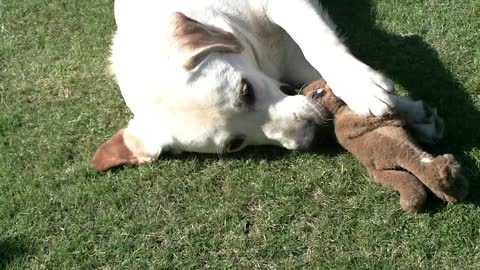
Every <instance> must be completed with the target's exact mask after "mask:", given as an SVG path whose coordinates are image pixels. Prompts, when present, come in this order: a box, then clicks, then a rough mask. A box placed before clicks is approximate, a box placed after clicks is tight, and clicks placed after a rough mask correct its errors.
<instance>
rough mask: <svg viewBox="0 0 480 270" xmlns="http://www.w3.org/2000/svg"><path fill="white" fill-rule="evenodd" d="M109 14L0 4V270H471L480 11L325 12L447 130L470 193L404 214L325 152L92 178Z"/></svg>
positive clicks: (118, 107) (353, 8)
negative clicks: (459, 200)
mask: <svg viewBox="0 0 480 270" xmlns="http://www.w3.org/2000/svg"><path fill="white" fill-rule="evenodd" d="M112 2H113V1H112V0H82V1H76V0H52V1H39V0H29V1H16V0H2V1H0V268H7V269H39V268H47V269H55V268H61V269H72V268H81V269H90V268H103V269H118V268H120V269H122V268H123V269H139V268H140V269H143V268H153V269H158V268H168V269H171V268H177V269H185V268H203V267H205V268H207V267H211V268H257V269H265V268H273V269H277V268H278V269H291V268H311V269H328V268H354V269H374V268H379V269H392V268H408V269H410V268H411V269H417V268H425V269H443V268H445V269H452V268H455V269H466V268H471V269H479V268H480V208H479V206H480V197H479V184H478V180H479V171H480V112H479V111H480V76H479V75H480V17H479V14H480V1H478V0H429V1H427V0H423V1H422V0H405V1H397V0H371V1H369V0H356V1H352V0H335V1H328V0H324V1H323V2H325V5H326V7H327V8H328V9H329V10H330V12H331V15H332V17H333V18H334V20H335V21H336V22H337V23H338V25H339V28H340V31H341V33H342V34H344V35H345V36H346V37H347V42H348V44H349V46H350V47H351V48H352V51H353V52H354V54H355V55H357V56H358V57H360V58H361V59H363V60H364V61H365V62H367V63H368V64H370V65H372V66H374V67H375V68H377V69H379V70H381V71H383V72H385V73H386V74H388V75H389V76H390V77H392V78H393V79H394V80H395V82H396V83H397V88H398V89H399V91H400V92H401V93H402V94H405V95H409V96H411V97H413V98H419V99H424V100H425V101H426V102H427V103H428V104H430V105H431V106H434V107H437V108H438V111H439V112H440V114H441V115H442V116H443V117H444V118H445V121H446V125H447V132H448V134H447V136H446V138H445V139H444V140H443V141H442V142H441V144H439V145H437V146H434V147H430V151H433V152H435V153H443V152H451V153H454V154H455V155H456V156H457V157H458V158H459V160H460V161H461V162H462V164H463V165H464V173H465V175H466V176H467V177H468V178H469V179H470V181H471V182H472V191H471V194H470V196H469V198H468V201H467V202H466V203H464V204H457V205H445V204H442V203H441V202H439V201H438V200H435V199H433V198H431V199H430V202H429V204H428V207H427V210H426V211H425V212H424V213H421V214H411V213H405V212H402V211H401V209H400V207H399V204H398V199H399V198H398V194H397V193H395V192H393V191H391V190H388V189H385V188H382V187H380V186H377V185H375V184H373V183H372V182H371V181H370V180H369V179H368V178H367V175H366V170H365V169H364V168H363V167H362V166H361V165H360V164H359V163H358V162H357V161H355V160H354V159H353V158H352V157H351V156H350V155H349V154H347V153H345V152H344V151H342V150H340V149H339V148H338V147H337V146H332V147H328V149H326V150H324V151H318V152H313V153H304V152H289V151H285V150H282V149H278V148H272V147H255V148H248V149H246V150H245V151H243V152H242V153H238V154H233V155H224V156H222V157H218V156H216V155H197V154H183V155H180V156H164V157H162V158H161V159H160V160H159V161H157V162H154V163H151V164H148V165H146V166H141V167H139V168H123V169H118V170H114V171H110V172H107V173H97V172H94V171H92V170H91V169H90V168H89V166H88V163H89V158H90V157H91V155H92V154H93V152H94V151H95V149H96V147H97V146H98V145H99V144H100V143H102V142H104V141H105V140H106V139H107V138H109V137H110V136H111V135H112V134H113V133H114V132H116V131H117V130H118V129H119V128H121V127H123V126H125V125H126V123H127V121H128V119H129V117H130V115H129V112H128V111H127V109H126V107H125V105H124V103H123V101H122V98H121V96H120V93H119V90H118V87H117V85H116V84H115V82H114V81H113V79H112V78H111V77H110V76H109V75H108V72H107V68H108V53H109V43H110V39H111V37H112V34H113V31H114V29H115V24H114V20H113V3H112Z"/></svg>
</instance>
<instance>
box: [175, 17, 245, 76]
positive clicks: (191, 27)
mask: <svg viewBox="0 0 480 270" xmlns="http://www.w3.org/2000/svg"><path fill="white" fill-rule="evenodd" d="M172 20H173V24H174V32H173V38H174V42H175V43H176V44H177V46H179V47H180V48H181V50H182V51H183V52H182V53H184V54H185V59H184V67H185V69H187V70H190V69H193V68H195V67H196V66H197V65H198V64H199V63H200V62H202V60H203V59H204V58H205V57H207V55H208V54H209V53H210V52H224V53H238V52H241V51H242V50H243V46H242V44H241V43H240V41H239V40H238V39H237V38H236V37H235V36H234V35H233V34H232V33H230V32H226V31H224V30H222V29H219V28H216V27H213V26H207V25H205V24H202V23H200V22H198V21H196V20H193V19H191V18H189V17H187V16H185V15H184V14H183V13H180V12H176V13H174V14H173V15H172Z"/></svg>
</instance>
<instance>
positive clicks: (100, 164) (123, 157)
mask: <svg viewBox="0 0 480 270" xmlns="http://www.w3.org/2000/svg"><path fill="white" fill-rule="evenodd" d="M124 134H125V129H121V130H120V131H118V132H117V133H116V134H115V135H113V137H112V138H110V140H108V141H107V142H105V143H104V144H102V145H101V146H100V147H98V149H97V151H96V152H95V154H94V155H93V158H92V160H91V162H90V164H91V166H92V168H94V169H95V170H97V171H105V170H108V169H110V168H112V167H116V166H120V165H124V164H126V165H137V164H139V163H140V159H139V157H137V156H136V155H135V154H134V153H133V152H132V151H131V150H130V149H129V148H128V147H127V144H126V143H125V138H124Z"/></svg>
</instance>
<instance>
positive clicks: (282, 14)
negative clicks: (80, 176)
mask: <svg viewBox="0 0 480 270" xmlns="http://www.w3.org/2000/svg"><path fill="white" fill-rule="evenodd" d="M115 18H116V23H117V32H116V34H115V37H114V40H113V46H112V70H113V72H114V74H115V76H116V78H117V81H118V83H119V85H120V89H121V92H122V95H123V97H124V99H125V102H126V104H127V106H128V107H129V108H130V110H131V111H132V112H133V114H134V118H133V119H132V120H131V121H130V123H129V125H128V127H127V129H126V130H124V131H123V132H122V136H123V139H124V143H125V145H126V146H127V148H128V149H130V150H131V152H133V153H134V155H137V156H138V159H137V161H138V163H141V162H144V161H148V160H151V159H155V158H157V157H158V156H159V155H160V154H161V153H162V152H164V151H166V150H170V151H174V152H181V151H193V152H207V153H215V152H229V151H238V150H240V149H242V148H243V147H245V146H246V145H265V144H269V145H279V146H283V147H285V148H288V149H298V148H308V144H310V143H311V142H312V141H313V140H312V138H310V139H305V138H304V137H308V134H304V133H305V132H306V131H307V132H308V131H309V130H311V129H308V128H307V129H305V126H306V125H320V124H321V122H322V117H321V112H322V109H321V108H319V107H318V106H317V105H315V104H313V103H312V102H311V101H310V100H308V99H307V98H306V97H304V96H298V95H295V96H289V95H286V94H285V93H283V92H282V91H280V86H281V85H282V84H283V83H288V84H290V85H293V86H296V87H301V86H302V85H304V84H305V83H308V82H311V81H314V80H317V79H319V78H321V77H323V78H325V79H326V80H327V81H328V83H329V85H330V86H331V87H332V89H333V90H334V92H335V94H336V95H338V96H340V97H341V98H342V99H343V100H344V101H345V102H346V103H347V104H348V106H349V107H350V108H351V109H352V110H353V111H355V112H357V113H360V114H367V113H371V114H373V115H384V114H387V113H389V112H391V111H392V110H400V111H404V112H407V113H408V114H409V116H410V123H411V125H412V126H413V128H414V129H415V130H418V132H419V137H420V138H421V139H423V140H424V141H434V140H436V139H438V138H439V137H440V136H441V132H442V130H441V129H440V128H439V125H438V124H439V118H438V117H437V116H436V114H434V113H432V111H431V110H429V109H428V108H426V107H425V106H424V105H423V103H421V102H412V101H409V100H407V99H404V98H401V97H398V96H395V95H394V89H393V84H392V82H391V81H390V80H389V79H387V78H385V77H384V76H383V75H381V74H379V73H378V72H376V71H374V70H373V69H371V68H370V67H368V66H367V65H365V64H363V63H362V62H360V61H359V60H357V59H356V58H354V57H353V56H352V55H351V54H350V53H349V51H348V49H347V48H346V47H345V46H344V45H343V44H342V41H341V39H339V37H338V36H337V34H336V32H335V27H334V25H333V24H332V23H331V22H330V20H329V19H328V16H327V15H326V13H325V12H324V11H323V10H322V8H321V7H320V6H319V4H318V1H308V0H283V1H273V0H270V1H269V0H191V1H187V0H175V1H169V0H135V1H134V0H117V1H116V3H115ZM186 19H188V20H189V19H193V20H195V21H196V22H195V21H188V20H186ZM183 23H194V24H198V25H201V26H202V27H205V28H206V29H212V33H217V32H218V33H232V34H233V36H234V37H235V38H236V41H238V42H239V43H240V45H241V49H239V48H238V47H237V49H228V46H234V45H235V44H228V42H226V43H227V44H220V43H222V42H221V41H218V42H217V41H215V40H213V39H214V37H213V36H214V35H215V34H212V37H206V38H207V39H208V38H211V39H212V40H211V41H210V42H208V44H207V45H208V46H211V47H212V46H213V47H212V48H213V49H212V48H208V49H207V48H206V47H207V46H204V47H198V46H197V47H195V45H194V46H193V47H186V46H182V42H184V43H185V42H187V43H188V42H190V43H195V40H187V41H185V40H183V41H182V40H179V37H178V36H176V31H178V29H177V28H178V27H179V24H183ZM192 31H196V30H192ZM180 38H181V37H180ZM185 38H186V39H188V38H189V37H188V36H187V37H185ZM217 43H219V44H217ZM215 45H218V46H217V47H215ZM219 48H221V49H219ZM192 59H194V60H195V61H194V63H193V64H192V63H191V61H192ZM189 61H190V62H189ZM189 65H192V66H189ZM245 81H248V82H249V86H251V87H250V88H248V90H249V91H251V92H252V93H249V94H251V95H253V96H254V102H253V104H251V105H245V106H242V105H240V106H238V104H239V98H241V95H242V91H243V90H245ZM239 136H240V138H241V139H240V140H239V139H238V138H239ZM310 137H311V136H310ZM233 139H237V141H236V145H235V148H234V149H232V148H231V147H230V148H229V144H230V142H231V141H232V140H233ZM112 147H115V146H112ZM109 151H110V150H109ZM108 153H110V152H108ZM117 163H122V162H121V161H120V162H118V161H117ZM133 163H135V162H133ZM113 165H116V164H114V163H112V164H107V165H105V166H104V167H111V166H113ZM94 166H95V165H94ZM99 169H101V168H99Z"/></svg>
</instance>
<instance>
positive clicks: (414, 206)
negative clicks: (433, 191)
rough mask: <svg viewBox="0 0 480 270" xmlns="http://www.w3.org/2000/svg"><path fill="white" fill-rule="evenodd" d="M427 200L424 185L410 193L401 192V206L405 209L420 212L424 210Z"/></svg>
mask: <svg viewBox="0 0 480 270" xmlns="http://www.w3.org/2000/svg"><path fill="white" fill-rule="evenodd" d="M417 181H418V180H417ZM426 200H427V193H426V192H425V189H424V188H423V187H422V188H418V189H415V190H412V191H410V192H409V193H406V192H404V193H400V207H402V209H403V210H405V211H410V212H418V211H420V210H422V208H423V205H424V204H425V201H426Z"/></svg>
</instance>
